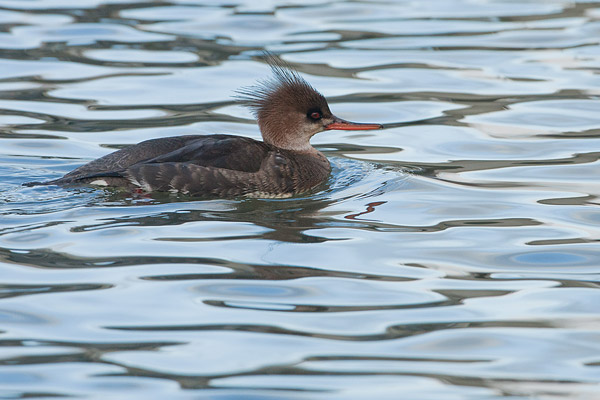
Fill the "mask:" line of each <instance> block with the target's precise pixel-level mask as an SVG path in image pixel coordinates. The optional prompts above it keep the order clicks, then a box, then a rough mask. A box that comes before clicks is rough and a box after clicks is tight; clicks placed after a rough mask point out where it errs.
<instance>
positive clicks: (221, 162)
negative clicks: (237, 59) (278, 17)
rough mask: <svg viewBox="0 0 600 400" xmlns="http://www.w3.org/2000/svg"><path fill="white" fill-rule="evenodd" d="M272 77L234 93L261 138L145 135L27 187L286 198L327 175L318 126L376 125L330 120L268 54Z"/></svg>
mask: <svg viewBox="0 0 600 400" xmlns="http://www.w3.org/2000/svg"><path fill="white" fill-rule="evenodd" d="M269 61H270V65H271V68H272V70H273V72H274V74H275V79H273V80H271V81H267V82H263V83H261V84H260V85H259V86H256V87H252V88H247V89H243V90H241V91H240V92H239V93H240V94H241V98H242V100H244V101H245V102H246V105H248V106H249V107H250V108H251V109H252V110H253V111H254V112H255V114H256V116H257V119H258V124H259V126H260V129H261V133H262V136H263V139H264V142H260V141H257V140H254V139H250V138H247V137H242V136H232V135H205V136H200V135H190V136H175V137H167V138H160V139H152V140H147V141H144V142H141V143H138V144H136V145H133V146H129V147H126V148H123V149H121V150H118V151H115V152H114V153H111V154H108V155H106V156H104V157H101V158H99V159H97V160H94V161H91V162H89V163H88V164H85V165H83V166H81V167H79V168H77V169H75V170H73V171H71V172H69V173H67V174H66V175H64V176H63V177H61V178H58V179H55V180H52V181H48V182H43V183H39V182H32V183H29V184H27V185H28V186H33V185H39V184H42V185H62V186H64V185H81V184H88V185H97V186H111V187H123V188H128V189H141V190H143V191H147V192H153V191H169V192H177V193H184V194H190V195H193V196H199V197H238V196H247V197H289V196H292V195H294V194H297V193H302V192H306V191H308V190H310V189H312V188H314V187H316V186H318V185H319V184H320V183H322V182H323V181H325V180H326V179H327V176H328V175H329V172H330V166H329V161H327V158H326V157H325V156H324V155H323V154H322V153H321V152H319V151H318V150H316V149H315V148H314V147H312V146H311V145H310V138H311V137H312V136H313V135H314V134H316V133H318V132H321V131H323V130H328V129H346V130H367V129H379V128H381V125H379V124H356V123H352V122H348V121H344V120H342V119H339V118H337V117H335V116H334V115H333V114H332V113H331V111H330V110H329V106H328V104H327V101H326V100H325V98H324V97H323V96H322V95H321V94H320V93H319V92H317V91H316V90H315V89H313V88H312V86H310V85H309V84H308V83H307V82H306V81H304V80H303V79H302V78H301V77H300V76H299V75H298V74H297V73H295V72H294V71H292V70H290V69H289V68H288V67H287V66H285V65H283V64H281V63H280V62H277V61H275V60H274V59H272V58H271V59H270V60H269Z"/></svg>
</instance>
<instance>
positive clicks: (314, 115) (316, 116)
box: [309, 111, 321, 121]
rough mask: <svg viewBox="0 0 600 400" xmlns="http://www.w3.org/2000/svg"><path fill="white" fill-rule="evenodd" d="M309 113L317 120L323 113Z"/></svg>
mask: <svg viewBox="0 0 600 400" xmlns="http://www.w3.org/2000/svg"><path fill="white" fill-rule="evenodd" d="M309 115H310V118H311V119H314V120H315V121H317V120H319V119H321V113H320V112H318V111H313V112H311V113H310V114H309Z"/></svg>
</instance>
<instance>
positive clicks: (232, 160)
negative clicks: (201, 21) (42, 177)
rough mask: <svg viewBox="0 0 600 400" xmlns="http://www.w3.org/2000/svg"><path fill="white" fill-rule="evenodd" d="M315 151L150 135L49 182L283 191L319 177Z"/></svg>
mask: <svg viewBox="0 0 600 400" xmlns="http://www.w3.org/2000/svg"><path fill="white" fill-rule="evenodd" d="M329 171H330V167H329V162H328V161H327V158H326V157H325V156H324V155H323V154H322V153H320V152H318V151H316V150H315V151H314V152H309V151H307V152H292V151H290V150H285V149H280V148H277V147H275V146H272V145H269V144H267V143H264V142H259V141H257V140H254V139H250V138H246V137H242V136H233V135H205V136H199V135H194V136H175V137H167V138H160V139H151V140H147V141H144V142H141V143H138V144H136V145H134V146H129V147H126V148H124V149H121V150H118V151H116V152H114V153H110V154H108V155H106V156H104V157H101V158H99V159H97V160H94V161H92V162H90V163H88V164H85V165H83V166H81V167H79V168H77V169H75V170H73V171H71V172H69V173H68V174H66V175H65V176H63V177H62V178H59V179H57V180H54V181H50V182H47V184H54V185H70V184H92V185H97V186H114V187H126V188H131V189H135V188H141V189H142V190H144V191H147V192H153V191H169V192H173V193H177V192H178V193H183V194H190V195H193V196H202V197H237V196H247V197H289V196H292V195H293V194H295V193H301V192H305V191H307V190H310V189H312V188H314V187H315V186H317V185H319V184H320V183H321V182H323V181H324V180H325V179H326V178H327V176H328V174H329Z"/></svg>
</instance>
